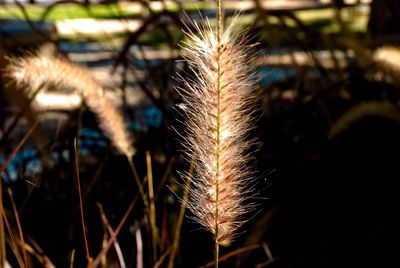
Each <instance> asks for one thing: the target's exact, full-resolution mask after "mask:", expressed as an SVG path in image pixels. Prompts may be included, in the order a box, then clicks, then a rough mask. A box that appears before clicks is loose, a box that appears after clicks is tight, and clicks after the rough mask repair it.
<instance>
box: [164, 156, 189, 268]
mask: <svg viewBox="0 0 400 268" xmlns="http://www.w3.org/2000/svg"><path fill="white" fill-rule="evenodd" d="M193 171H194V157H192V161H191V162H190V167H189V173H188V178H187V179H186V184H185V189H184V192H183V198H182V204H181V208H180V210H179V216H178V222H177V223H176V227H175V235H174V242H173V243H172V247H171V254H170V256H169V261H168V268H173V267H174V261H175V255H176V252H177V250H178V246H179V240H180V237H181V228H182V222H183V217H184V216H185V210H186V204H187V200H188V196H189V190H190V183H191V182H192V179H193V178H192V175H193Z"/></svg>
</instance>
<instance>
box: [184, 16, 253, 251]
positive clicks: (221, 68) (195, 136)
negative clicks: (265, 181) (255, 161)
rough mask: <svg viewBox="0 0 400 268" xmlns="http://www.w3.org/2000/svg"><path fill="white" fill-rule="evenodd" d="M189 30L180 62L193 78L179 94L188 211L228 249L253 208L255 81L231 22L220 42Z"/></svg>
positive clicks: (208, 33)
mask: <svg viewBox="0 0 400 268" xmlns="http://www.w3.org/2000/svg"><path fill="white" fill-rule="evenodd" d="M194 26H195V27H196V28H197V30H198V32H199V34H198V35H195V34H193V33H189V34H188V40H187V41H186V42H185V43H184V57H185V59H186V60H187V61H188V62H189V64H190V65H191V66H192V67H193V73H194V76H195V77H194V78H193V79H191V80H187V81H184V86H183V88H182V89H180V93H181V94H182V97H183V101H184V105H183V107H184V109H183V112H184V114H185V116H186V118H187V119H186V125H187V126H186V133H185V135H184V142H185V147H186V149H187V154H188V155H189V156H193V157H194V159H195V160H196V161H195V174H194V178H193V185H194V186H193V187H192V189H191V192H190V197H189V200H188V203H187V206H188V207H189V209H190V210H191V211H192V213H193V214H194V217H195V219H196V220H197V221H198V222H199V223H200V224H201V225H202V226H204V227H205V228H206V229H208V230H210V231H211V232H212V233H213V234H214V235H215V236H216V240H217V241H218V243H219V244H221V245H229V244H230V243H231V242H232V240H233V239H234V237H235V235H236V230H237V229H238V228H239V227H240V226H241V225H242V224H243V222H244V221H245V214H246V213H248V212H249V210H251V209H252V205H251V202H249V200H248V199H249V198H250V197H251V195H252V191H251V186H250V185H251V181H250V180H251V178H252V173H251V172H250V168H249V163H248V162H249V158H250V155H249V153H248V150H249V148H250V147H251V146H252V143H253V142H254V140H251V139H249V137H248V135H249V130H250V129H251V128H253V126H252V123H254V120H252V118H254V117H253V114H254V106H255V101H256V94H255V89H256V86H255V84H256V82H257V77H256V75H255V73H254V72H253V71H252V70H251V68H249V60H250V57H249V55H248V53H249V48H248V47H246V46H245V45H244V39H243V38H242V39H240V37H239V36H238V35H236V34H234V33H233V32H232V30H233V27H234V22H233V23H231V24H229V25H228V27H227V28H226V29H225V30H224V31H223V32H222V34H221V39H220V42H218V36H217V34H216V33H215V32H214V31H213V30H212V29H211V27H210V25H209V24H208V26H207V27H205V28H201V27H200V26H199V25H198V24H196V23H194ZM218 44H220V47H219V48H218ZM182 136H183V135H182Z"/></svg>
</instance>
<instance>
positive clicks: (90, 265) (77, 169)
mask: <svg viewBox="0 0 400 268" xmlns="http://www.w3.org/2000/svg"><path fill="white" fill-rule="evenodd" d="M76 143H77V142H76V139H75V140H74V149H75V163H74V164H75V176H76V183H77V186H78V194H79V207H80V211H81V223H82V232H83V239H84V241H85V249H86V258H87V261H88V267H89V268H90V267H92V261H93V259H92V257H91V256H90V252H89V244H88V240H87V237H86V230H85V216H84V214H83V201H82V191H81V181H80V178H79V166H78V148H77V144H76Z"/></svg>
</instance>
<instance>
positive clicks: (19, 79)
mask: <svg viewBox="0 0 400 268" xmlns="http://www.w3.org/2000/svg"><path fill="white" fill-rule="evenodd" d="M7 73H8V76H9V77H11V78H13V79H14V81H15V82H16V83H17V84H18V85H19V86H28V87H30V88H31V89H32V90H34V89H35V88H37V87H39V86H40V85H42V84H45V85H56V86H58V87H62V88H70V89H74V90H76V91H78V92H79V93H80V94H81V95H82V96H83V98H84V100H85V102H86V104H87V106H88V107H89V109H90V110H92V111H93V112H94V113H95V114H96V115H97V117H98V119H99V121H100V123H101V124H102V127H103V129H104V131H105V132H106V134H107V135H108V136H109V138H110V140H111V141H112V143H113V144H114V146H115V147H116V148H117V149H118V151H119V152H121V153H123V154H125V155H127V156H132V155H133V154H134V152H135V151H134V149H133V147H132V138H131V136H130V135H129V133H128V131H127V127H126V124H125V122H124V120H123V117H122V115H121V113H120V112H119V111H118V110H117V109H116V107H114V105H112V104H111V103H110V102H109V101H108V99H107V98H106V97H105V95H104V92H103V89H102V88H101V86H100V85H99V84H98V83H97V82H96V81H95V80H94V79H93V78H92V77H91V76H90V74H89V72H88V71H87V70H85V69H84V68H82V67H79V66H77V65H75V64H72V63H70V62H67V61H66V60H62V59H59V58H56V57H52V56H47V55H37V56H29V57H24V58H12V59H11V60H10V64H9V67H8V69H7Z"/></svg>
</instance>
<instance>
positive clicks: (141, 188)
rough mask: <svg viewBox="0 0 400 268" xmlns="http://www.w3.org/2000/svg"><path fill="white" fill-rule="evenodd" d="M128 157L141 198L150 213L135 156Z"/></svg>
mask: <svg viewBox="0 0 400 268" xmlns="http://www.w3.org/2000/svg"><path fill="white" fill-rule="evenodd" d="M126 157H127V158H128V162H129V166H130V168H131V170H132V173H133V177H134V179H135V182H136V185H137V187H138V189H139V194H140V197H141V198H142V201H143V204H144V207H145V209H146V212H147V213H149V211H150V208H149V202H148V201H147V197H146V194H145V193H144V190H143V185H142V182H141V181H140V178H139V174H138V173H137V170H136V167H135V164H134V163H133V156H131V155H126Z"/></svg>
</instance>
